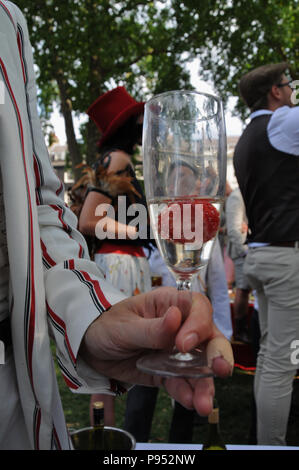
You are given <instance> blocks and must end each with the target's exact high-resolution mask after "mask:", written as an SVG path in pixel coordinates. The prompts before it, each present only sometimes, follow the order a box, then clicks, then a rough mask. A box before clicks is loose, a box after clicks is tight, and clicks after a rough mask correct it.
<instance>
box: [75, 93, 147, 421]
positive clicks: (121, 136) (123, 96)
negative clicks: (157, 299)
mask: <svg viewBox="0 0 299 470" xmlns="http://www.w3.org/2000/svg"><path fill="white" fill-rule="evenodd" d="M143 111H144V103H142V102H137V101H135V100H134V99H133V98H132V97H131V96H130V95H129V93H128V92H127V91H126V90H125V88H124V87H117V88H115V89H113V90H111V91H108V92H107V93H105V94H104V95H101V96H100V97H99V98H98V99H97V100H96V101H95V102H94V103H93V104H92V105H91V106H90V107H89V109H88V110H87V114H88V115H89V116H90V118H91V119H92V120H93V121H94V122H95V124H96V125H97V127H98V129H99V130H100V132H101V138H100V140H99V142H98V152H99V158H98V159H97V160H96V162H95V164H94V165H93V169H87V170H86V169H85V176H83V178H82V179H81V180H80V183H82V182H83V183H84V185H87V191H86V195H85V199H84V203H83V206H82V209H81V212H80V215H79V230H80V231H81V233H83V234H84V235H85V236H88V237H92V238H93V240H94V243H93V246H94V248H93V256H94V260H95V262H96V264H97V265H98V266H99V268H100V269H101V270H102V271H103V272H104V274H105V277H106V279H107V280H109V281H110V282H111V283H112V284H113V285H114V286H115V287H117V288H118V289H119V290H121V291H123V292H124V293H125V294H126V295H128V296H132V295H135V294H137V293H140V292H146V291H149V290H150V289H151V276H150V267H149V263H148V260H147V258H146V256H145V253H144V251H143V247H147V248H149V247H150V243H151V240H150V236H149V234H150V230H149V224H148V216H147V209H146V200H145V197H144V194H143V190H142V188H141V186H140V184H139V182H138V180H137V178H136V176H135V172H134V168H133V165H132V156H133V154H134V151H135V147H136V145H138V144H141V139H142V124H143ZM80 183H79V184H77V186H80V185H81V184H80ZM120 196H121V197H120ZM120 201H121V204H123V207H122V208H120V207H119V204H120ZM101 204H103V206H101ZM105 204H106V205H107V204H108V205H109V207H110V209H111V208H113V210H112V212H110V211H109V210H108V212H107V208H108V206H105ZM132 204H141V205H142V206H144V208H145V214H146V220H145V222H144V223H145V224H146V232H144V228H145V227H138V228H139V232H138V233H140V232H142V235H143V238H142V239H141V238H140V237H139V236H138V234H137V233H136V231H137V227H136V226H134V225H133V224H131V225H129V224H130V221H132V220H133V219H134V218H136V216H137V215H138V213H136V215H130V216H127V217H126V220H123V215H124V214H127V211H128V208H129V207H130V206H131V205H132ZM133 207H134V206H133ZM135 207H138V206H135ZM139 207H140V206H139ZM121 211H122V215H120V212H121ZM130 213H131V214H134V209H133V211H132V209H131V212H130ZM96 214H99V215H96ZM114 215H115V217H114ZM141 223H142V222H141ZM96 227H100V229H99V230H97V228H96ZM141 229H143V230H141ZM144 235H145V237H144ZM136 236H137V238H136ZM99 237H100V238H102V239H101V240H100V239H99ZM103 398H104V401H105V416H106V419H105V424H106V425H112V424H114V401H113V398H112V397H111V399H110V397H108V396H107V395H106V396H105V397H103V396H94V395H93V396H92V397H91V403H93V402H94V401H97V400H99V399H100V400H103Z"/></svg>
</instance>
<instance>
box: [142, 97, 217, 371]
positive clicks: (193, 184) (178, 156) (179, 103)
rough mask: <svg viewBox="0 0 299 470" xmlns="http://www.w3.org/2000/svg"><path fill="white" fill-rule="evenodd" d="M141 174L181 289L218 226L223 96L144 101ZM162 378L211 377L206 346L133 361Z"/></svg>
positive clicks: (204, 259) (162, 247) (160, 242)
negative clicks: (185, 351)
mask: <svg viewBox="0 0 299 470" xmlns="http://www.w3.org/2000/svg"><path fill="white" fill-rule="evenodd" d="M142 149H143V175H144V182H145V193H146V199H147V203H148V206H149V212H150V219H151V227H152V230H153V233H154V237H155V240H156V243H157V246H158V248H159V251H160V253H161V255H162V257H163V259H164V261H165V262H166V264H167V266H168V268H169V269H170V270H171V272H172V273H173V274H174V276H175V278H176V283H177V289H178V290H185V291H188V292H189V293H190V298H189V299H190V305H191V295H192V294H191V288H192V280H193V278H194V277H195V276H196V275H198V273H199V271H200V269H201V268H202V267H203V266H205V265H206V264H207V263H208V260H209V257H210V253H211V249H212V246H213V242H214V240H215V237H216V235H217V232H218V229H219V224H220V211H221V207H222V204H223V200H224V194H225V184H226V133H225V122H224V114H223V107H222V102H221V100H220V99H219V98H218V97H217V96H214V95H212V94H209V93H204V92H197V91H187V90H185V91H184V90H183V91H170V92H166V93H162V94H160V95H157V96H155V97H153V98H152V99H151V100H149V101H148V102H147V103H146V105H145V114H144V124H143V143H142ZM137 367H138V368H139V369H141V370H142V371H144V372H149V373H151V374H153V373H154V374H158V375H163V376H184V377H205V376H209V375H213V373H212V370H211V369H209V368H208V367H207V363H206V357H205V354H204V352H203V351H200V350H198V349H196V350H195V351H193V352H192V353H186V354H185V353H181V352H179V351H177V350H174V351H172V352H171V353H167V352H152V353H150V354H147V355H145V356H143V357H142V358H141V359H139V361H138V362H137Z"/></svg>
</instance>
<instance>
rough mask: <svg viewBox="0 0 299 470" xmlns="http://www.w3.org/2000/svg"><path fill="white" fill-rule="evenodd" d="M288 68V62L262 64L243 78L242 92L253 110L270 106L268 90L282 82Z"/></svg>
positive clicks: (241, 81) (241, 83) (240, 85)
mask: <svg viewBox="0 0 299 470" xmlns="http://www.w3.org/2000/svg"><path fill="white" fill-rule="evenodd" d="M288 68H289V64H288V63H287V62H281V63H279V64H268V65H262V66H261V67H258V68H256V69H253V70H251V71H250V72H248V73H247V74H246V75H244V76H243V77H242V78H241V80H240V83H239V90H240V94H241V97H242V98H243V100H244V101H245V103H246V104H247V106H248V107H249V108H250V109H251V111H257V110H258V109H263V108H267V107H268V97H267V95H268V92H269V91H270V90H271V88H272V86H273V85H277V84H279V83H280V81H281V77H282V75H283V74H284V73H285V71H286V70H287V69H288Z"/></svg>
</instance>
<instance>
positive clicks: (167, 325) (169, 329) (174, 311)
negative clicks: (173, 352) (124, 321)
mask: <svg viewBox="0 0 299 470" xmlns="http://www.w3.org/2000/svg"><path fill="white" fill-rule="evenodd" d="M181 322H182V314H181V312H180V310H179V309H178V308H177V307H175V306H171V307H169V308H168V310H167V311H166V313H165V315H164V316H163V317H158V318H141V319H140V321H139V322H138V328H137V331H136V341H137V344H136V346H137V347H138V346H139V347H141V348H144V349H169V348H170V347H172V346H174V343H175V337H176V334H177V332H178V330H179V328H180V326H181Z"/></svg>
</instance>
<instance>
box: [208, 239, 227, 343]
mask: <svg viewBox="0 0 299 470" xmlns="http://www.w3.org/2000/svg"><path fill="white" fill-rule="evenodd" d="M207 289H208V296H209V299H210V301H211V303H212V307H213V320H214V323H215V325H216V326H217V328H218V329H219V330H220V331H221V332H222V333H223V334H224V336H225V337H226V338H227V339H228V340H230V339H231V338H232V334H233V329H232V321H231V310H230V301H229V296H228V289H227V280H226V275H225V269H224V263H223V257H222V254H221V248H220V244H219V241H218V239H216V240H215V244H214V246H213V249H212V252H211V258H210V261H209V264H208V269H207Z"/></svg>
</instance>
